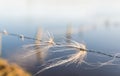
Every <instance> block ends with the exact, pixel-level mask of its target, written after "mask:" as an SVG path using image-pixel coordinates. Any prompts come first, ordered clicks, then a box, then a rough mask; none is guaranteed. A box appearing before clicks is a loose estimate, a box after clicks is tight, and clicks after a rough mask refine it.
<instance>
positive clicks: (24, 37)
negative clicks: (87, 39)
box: [0, 30, 120, 58]
mask: <svg viewBox="0 0 120 76" xmlns="http://www.w3.org/2000/svg"><path fill="white" fill-rule="evenodd" d="M0 33H1V34H4V35H9V36H15V37H19V38H21V39H22V40H24V39H29V40H37V41H40V42H42V40H39V39H37V38H32V37H28V36H24V35H23V34H14V33H8V32H7V31H6V30H4V31H0ZM55 45H62V44H60V43H56V44H55ZM79 49H80V50H81V51H87V52H92V53H97V54H101V55H105V56H108V57H115V58H120V56H114V55H111V54H107V53H103V52H100V51H95V50H91V49H83V48H79Z"/></svg>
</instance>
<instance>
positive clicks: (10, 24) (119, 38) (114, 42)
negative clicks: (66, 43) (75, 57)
mask: <svg viewBox="0 0 120 76" xmlns="http://www.w3.org/2000/svg"><path fill="white" fill-rule="evenodd" d="M68 24H69V23H68V22H64V21H63V22H62V21H57V22H56V21H52V20H51V21H46V22H42V21H40V22H37V21H34V20H27V19H26V20H19V21H17V20H16V21H10V20H1V22H0V29H1V30H3V29H6V30H7V31H8V32H10V33H15V34H23V35H25V36H28V37H32V38H35V34H36V32H37V29H38V28H39V27H40V28H42V30H44V32H46V31H49V32H51V33H53V35H54V38H55V41H56V42H62V41H63V40H65V36H66V35H65V34H66V27H67V25H68ZM70 24H71V26H72V29H73V34H72V40H75V41H77V42H80V43H84V44H85V45H86V47H87V49H93V50H95V51H100V52H103V53H107V54H111V55H115V54H116V53H120V24H119V23H114V22H110V21H109V20H108V21H103V22H101V23H98V22H94V23H89V22H88V23H85V22H82V21H77V22H71V23H70ZM34 42H35V41H34V40H29V39H28V40H27V39H25V40H24V41H22V40H21V39H20V38H19V37H13V36H9V35H8V36H7V35H3V36H2V57H3V58H6V59H8V60H9V61H10V62H12V63H17V64H19V65H20V66H22V67H23V68H25V69H26V70H27V71H29V72H30V73H32V74H34V73H36V72H37V71H39V70H41V67H40V65H41V64H40V63H38V62H37V60H36V57H35V56H36V54H34V55H32V56H30V57H28V58H22V57H23V56H25V55H26V54H27V52H30V51H29V50H25V49H24V48H23V46H24V45H28V44H32V43H34ZM60 49H62V50H64V48H60ZM51 50H52V51H53V50H55V49H54V48H50V49H49V50H48V52H49V51H51ZM73 53H75V52H73V51H72V50H70V51H65V52H64V51H63V52H60V53H48V56H47V57H46V61H47V60H48V59H53V58H56V57H61V56H65V55H69V54H73ZM111 59H112V58H111V57H108V56H104V55H100V54H96V53H92V52H88V54H87V58H86V59H85V60H86V61H87V62H88V63H99V62H101V63H102V62H106V61H108V60H111ZM116 60H117V62H115V63H117V64H119V65H105V66H103V67H100V68H97V69H92V67H89V66H88V65H86V64H84V63H83V64H81V65H76V64H74V63H73V64H70V65H68V66H66V65H65V64H64V65H60V66H57V67H54V68H50V69H48V70H45V71H43V72H41V73H40V74H39V75H38V76H120V62H119V61H120V59H119V58H118V59H116ZM113 63H114V62H113ZM86 68H88V69H86Z"/></svg>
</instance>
